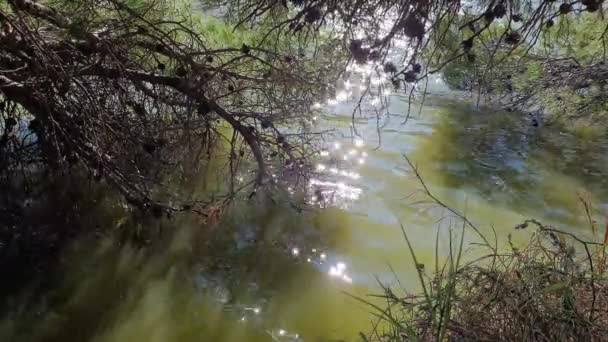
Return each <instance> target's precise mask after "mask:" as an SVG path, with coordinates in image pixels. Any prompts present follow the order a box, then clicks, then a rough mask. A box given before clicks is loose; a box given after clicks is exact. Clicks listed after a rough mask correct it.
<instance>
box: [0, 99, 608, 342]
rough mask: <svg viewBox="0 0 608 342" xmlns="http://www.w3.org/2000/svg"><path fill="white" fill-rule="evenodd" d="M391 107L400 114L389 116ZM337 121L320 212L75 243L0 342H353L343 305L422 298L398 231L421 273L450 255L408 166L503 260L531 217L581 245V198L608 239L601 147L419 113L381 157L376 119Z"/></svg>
mask: <svg viewBox="0 0 608 342" xmlns="http://www.w3.org/2000/svg"><path fill="white" fill-rule="evenodd" d="M391 106H392V108H394V109H395V111H398V109H403V103H399V101H398V100H395V101H394V103H393V104H392V105H391ZM334 112H335V114H332V115H327V116H325V117H323V118H320V119H319V120H318V122H317V123H316V125H317V126H318V128H335V129H336V130H337V133H336V134H335V135H334V137H333V138H332V139H329V140H328V142H327V146H326V148H327V150H326V152H324V153H323V154H322V155H321V156H320V157H319V162H318V163H319V164H318V165H317V166H316V167H315V170H316V174H315V175H314V177H313V179H312V181H311V185H310V187H309V191H310V196H311V199H312V200H314V201H315V202H316V204H317V205H318V206H319V207H322V208H323V209H318V210H309V211H304V212H302V213H297V212H295V211H294V210H292V209H290V206H289V205H287V204H282V203H280V202H278V203H277V202H272V201H270V200H264V199H263V198H258V199H256V200H254V201H251V202H248V203H246V204H242V205H239V206H237V207H236V208H234V209H232V211H231V212H230V213H229V214H228V219H226V220H225V221H224V222H223V223H222V224H220V225H219V226H218V227H216V228H214V229H213V231H211V232H209V231H206V230H205V229H204V228H203V227H201V226H200V224H197V223H196V222H195V221H192V220H188V219H176V220H174V221H172V222H171V223H168V222H163V223H157V224H156V223H150V225H152V226H155V225H159V226H160V225H169V226H170V227H171V229H170V230H169V231H168V232H167V230H166V229H165V230H164V231H165V233H164V235H163V237H160V238H157V239H156V240H154V241H152V242H150V244H148V245H147V246H146V247H136V246H132V245H130V244H119V243H117V242H116V241H115V240H112V239H111V238H104V239H89V240H82V241H78V242H76V243H75V244H74V246H72V247H71V249H70V251H68V252H66V253H65V257H64V258H63V259H62V263H61V265H62V266H61V267H60V269H59V271H57V272H55V273H53V274H49V275H48V277H49V278H52V279H53V282H52V283H53V284H54V286H53V288H52V289H51V290H50V291H48V293H46V294H45V295H44V296H42V298H40V297H35V298H34V297H31V298H30V297H28V291H27V290H25V291H24V294H23V295H22V296H18V297H14V298H10V301H11V302H10V303H11V305H10V306H11V307H12V308H13V310H12V312H11V313H9V314H8V315H7V316H6V317H5V318H4V319H3V320H2V323H1V324H0V340H1V341H62V342H63V341H100V342H101V341H103V342H116V341H159V342H160V341H180V342H181V341H300V340H303V341H329V340H357V339H358V333H359V332H361V331H367V330H368V329H369V328H370V326H371V323H372V322H373V316H372V315H371V314H370V308H369V307H367V306H365V305H363V304H361V303H360V302H358V301H356V300H354V299H353V298H352V297H351V295H354V296H366V295H368V294H373V293H378V292H379V291H380V289H379V286H378V281H380V282H382V283H384V284H389V285H392V286H396V287H401V286H402V287H405V288H409V289H415V288H416V279H417V278H416V274H415V272H414V267H413V263H412V259H411V257H410V255H409V252H408V251H407V248H406V246H405V243H404V240H403V236H402V233H401V231H400V229H399V224H400V223H401V224H403V226H404V228H405V230H406V231H407V233H408V234H409V236H410V238H411V240H412V241H413V244H414V247H415V249H416V251H417V253H418V258H419V261H420V262H422V263H424V264H425V265H426V266H427V269H430V268H431V265H432V264H433V262H434V256H435V241H436V236H437V234H439V237H440V239H439V241H440V245H439V254H440V255H445V252H444V251H445V249H446V246H447V238H448V229H449V228H450V227H453V226H454V225H456V224H458V220H456V219H454V218H453V217H451V216H450V215H449V213H448V212H447V211H446V210H445V209H442V208H441V207H438V206H437V205H434V204H433V203H430V202H428V201H427V200H428V198H427V197H426V196H424V194H423V193H422V192H421V191H420V190H421V184H420V181H419V180H418V179H416V178H415V177H413V175H412V173H411V170H410V169H409V168H408V167H407V164H406V163H405V160H404V158H403V155H404V154H407V155H408V157H409V158H410V159H411V160H412V161H413V162H415V163H416V164H417V165H418V167H419V170H420V172H421V174H422V176H423V178H424V180H425V182H426V185H427V186H428V187H429V189H430V190H431V191H432V192H433V194H434V195H435V196H437V197H438V198H440V199H441V200H443V201H445V203H447V204H448V205H450V206H451V207H453V208H454V209H457V210H459V211H461V212H463V213H464V212H466V214H467V217H469V219H470V220H471V221H473V222H475V223H476V224H477V225H478V226H479V227H481V228H482V230H483V233H484V234H487V236H488V237H490V239H491V240H493V239H494V236H493V230H494V231H495V232H496V233H497V238H498V240H499V241H501V245H504V244H505V241H506V237H507V235H508V234H509V233H513V239H514V241H516V242H517V241H524V240H525V239H526V234H527V232H515V231H514V230H513V227H514V226H515V225H516V224H518V223H520V222H521V221H522V220H523V219H525V218H528V217H536V218H538V219H540V220H543V221H545V222H547V223H551V224H555V225H557V226H558V227H559V228H561V229H566V230H570V231H575V232H577V233H578V234H581V235H589V234H591V233H590V229H589V225H588V223H587V219H586V217H585V215H584V212H583V210H582V205H581V202H580V200H579V196H583V197H585V198H587V199H588V200H589V201H591V202H592V203H593V204H594V208H595V212H594V213H595V214H596V215H598V216H597V217H594V218H595V219H597V220H598V221H599V222H600V223H599V225H600V226H602V225H603V223H604V222H603V218H602V217H601V216H599V214H600V213H601V211H602V210H603V209H604V208H605V207H604V205H605V204H604V203H603V202H602V200H603V199H604V198H605V195H606V189H608V187H607V186H606V184H605V181H604V177H602V174H603V170H605V167H604V166H605V164H606V163H605V161H604V159H603V155H604V153H602V152H603V151H604V148H603V146H604V142H603V141H594V142H580V141H577V140H576V139H574V138H573V137H569V136H564V135H563V134H560V132H554V131H551V130H550V129H549V128H545V127H542V126H541V127H535V126H533V125H530V124H528V123H526V121H524V122H523V123H522V120H520V119H519V117H518V115H519V114H513V113H490V112H489V111H486V110H477V109H474V108H472V107H470V106H467V105H464V104H462V103H459V102H457V101H453V100H444V99H441V98H429V99H428V100H427V103H426V105H425V107H424V108H423V110H422V112H421V114H420V115H418V114H417V112H416V115H414V116H413V117H412V118H410V120H409V121H408V122H407V124H405V125H403V124H401V122H402V120H403V118H402V117H399V116H394V117H391V118H390V120H389V121H388V122H386V121H384V120H385V119H383V120H381V122H380V124H383V126H384V127H383V130H382V136H381V144H379V141H378V137H377V136H376V132H377V131H376V124H377V120H376V117H375V116H373V115H371V116H370V117H363V118H358V119H357V120H356V122H357V131H358V133H359V134H360V136H361V137H360V138H357V137H353V136H352V134H351V132H352V130H351V129H350V128H349V125H350V124H351V121H350V107H348V106H346V105H345V106H337V107H336V108H335V110H334ZM401 112H403V110H401ZM150 228H151V229H154V228H156V227H150ZM492 228H493V229H492ZM466 234H467V235H466V239H465V240H466V241H467V246H468V247H467V248H468V249H471V250H470V253H471V254H475V253H478V251H477V252H476V250H475V249H474V248H472V247H471V246H472V245H470V243H472V242H478V241H479V239H478V237H477V236H476V235H475V234H474V233H473V232H472V231H467V232H466ZM43 277H45V275H43ZM32 298H34V299H32Z"/></svg>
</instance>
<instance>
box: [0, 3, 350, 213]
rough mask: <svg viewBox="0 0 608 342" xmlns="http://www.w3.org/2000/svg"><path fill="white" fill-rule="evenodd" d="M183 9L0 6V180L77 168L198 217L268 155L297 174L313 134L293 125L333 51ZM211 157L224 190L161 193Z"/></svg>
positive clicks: (142, 204)
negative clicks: (205, 194)
mask: <svg viewBox="0 0 608 342" xmlns="http://www.w3.org/2000/svg"><path fill="white" fill-rule="evenodd" d="M192 11H193V10H192V9H191V8H190V6H189V5H188V4H187V3H183V2H173V1H161V0H157V1H129V2H124V1H118V0H116V1H114V0H112V1H69V2H67V1H54V2H48V3H39V2H34V1H31V0H11V1H8V3H6V4H5V5H3V6H2V8H1V9H0V19H1V22H2V28H3V31H2V35H1V38H0V39H1V40H2V48H0V57H1V58H0V65H1V66H2V71H1V72H0V90H1V92H2V96H1V99H0V100H1V107H0V111H1V116H2V119H3V122H2V126H0V129H1V131H2V136H1V140H0V161H1V163H2V165H3V166H5V167H3V169H2V173H1V174H0V176H1V179H2V180H3V181H4V182H7V183H11V182H13V181H14V180H15V179H16V178H17V177H22V176H25V177H26V178H28V179H29V180H30V181H34V180H35V179H36V177H40V175H41V174H42V173H44V172H52V173H61V172H64V171H66V170H86V171H87V172H88V174H89V175H90V176H91V177H92V178H93V179H94V180H96V181H100V182H105V183H107V184H109V185H110V186H112V187H113V188H114V189H116V190H118V191H119V192H120V193H121V194H122V195H123V196H124V198H125V199H126V200H127V202H128V203H129V204H130V205H133V206H136V207H138V208H142V209H146V210H150V212H151V213H152V214H153V215H154V216H160V215H162V214H164V213H166V212H174V211H184V210H187V211H190V210H194V211H196V212H199V213H202V214H205V212H204V211H205V209H206V208H207V207H208V206H209V205H212V204H213V203H214V202H216V201H218V199H222V198H225V199H228V200H229V199H230V198H233V197H234V196H235V194H236V193H238V192H239V190H242V189H243V188H249V189H251V188H253V190H254V191H255V188H258V187H261V186H266V185H268V184H270V183H272V182H273V181H274V179H272V178H271V177H270V176H271V172H270V171H269V169H270V167H271V165H270V160H278V161H280V165H281V168H280V169H279V170H275V171H273V172H272V173H277V174H282V172H280V171H282V170H285V172H286V173H289V177H286V178H285V181H287V182H297V181H298V179H299V177H301V176H302V175H303V174H304V171H305V168H304V166H305V165H306V163H307V162H306V161H307V159H308V158H309V157H310V155H311V154H312V153H313V152H314V144H315V140H316V139H317V136H316V135H308V134H306V133H305V132H301V131H298V130H297V126H296V125H295V124H296V123H298V122H303V121H305V120H307V118H308V116H309V115H311V109H310V108H311V105H312V103H313V101H314V100H315V99H316V98H317V97H318V94H320V93H321V92H323V91H326V86H325V85H326V84H327V83H328V81H327V80H330V79H332V78H333V77H334V75H333V74H332V72H331V71H329V72H328V70H326V69H325V68H321V69H319V68H316V65H318V63H323V62H324V61H325V58H326V56H329V59H328V60H331V61H334V62H336V61H339V56H338V55H336V54H335V53H333V52H332V51H333V50H331V49H327V48H323V42H320V41H317V43H318V45H312V44H309V45H304V46H303V47H304V48H305V49H304V50H303V51H302V53H301V54H299V55H292V54H289V53H288V51H283V50H280V49H272V50H271V49H267V48H266V47H267V46H269V45H261V44H256V41H257V40H258V39H260V36H262V37H266V38H268V37H269V36H267V35H265V33H266V31H265V30H264V26H262V27H260V28H259V31H257V30H245V29H242V28H241V29H240V30H237V31H233V30H231V29H229V28H228V27H226V26H225V25H223V24H222V23H221V22H219V21H217V20H214V19H210V18H201V17H200V16H197V15H195V14H192ZM270 38H276V40H275V43H276V44H277V46H290V42H292V40H291V38H289V37H280V38H279V37H270ZM267 43H268V44H270V42H269V41H267ZM317 47H318V49H317ZM309 50H310V51H309ZM325 52H327V53H328V55H326V54H325ZM330 66H331V64H328V67H330ZM328 69H329V70H331V68H328ZM288 126H289V127H288ZM218 146H223V147H222V148H221V149H219V150H218ZM226 147H227V148H226ZM226 150H227V151H226ZM218 153H219V154H218ZM220 156H222V157H223V159H222V158H220ZM218 159H222V160H220V161H219V162H218ZM212 160H215V162H216V164H214V166H213V169H215V170H217V171H219V170H225V171H224V172H223V173H224V177H223V182H224V183H225V184H226V186H224V187H223V193H219V194H217V195H214V197H213V198H212V199H209V198H196V197H194V198H193V197H192V196H191V194H189V193H188V192H186V193H184V192H183V191H180V190H181V189H178V190H176V189H175V187H173V188H171V187H169V185H170V179H168V178H167V177H169V176H170V175H171V176H175V173H176V171H177V173H178V175H179V177H181V178H187V177H192V176H193V175H196V174H197V171H196V170H200V169H201V168H205V167H207V166H209V164H211V161H212ZM251 161H252V162H253V165H251V164H252V163H251ZM250 169H253V170H252V173H253V174H254V176H253V177H249V175H248V171H249V170H250ZM191 170H194V171H191ZM226 174H229V175H230V177H225V175H226ZM237 174H242V175H243V178H244V182H243V183H242V184H237V182H236V178H237ZM187 190H188V189H186V191H187ZM26 191H27V189H26Z"/></svg>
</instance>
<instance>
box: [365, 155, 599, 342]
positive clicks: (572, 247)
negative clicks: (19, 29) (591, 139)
mask: <svg viewBox="0 0 608 342" xmlns="http://www.w3.org/2000/svg"><path fill="white" fill-rule="evenodd" d="M406 160H407V162H408V163H409V165H410V167H411V168H412V170H413V172H414V174H415V176H416V177H418V179H419V180H420V182H421V184H422V186H423V188H424V191H425V192H426V194H427V195H428V196H429V197H430V198H431V199H433V200H435V202H436V203H437V204H438V205H440V206H443V207H447V206H446V205H445V204H444V203H442V202H441V201H438V200H436V197H434V196H433V194H432V193H431V192H430V190H429V189H428V187H427V186H426V185H425V184H424V181H423V180H422V178H421V177H420V174H419V173H418V170H417V169H416V168H415V167H414V165H413V164H412V163H411V162H410V161H409V159H407V157H406ZM583 204H585V206H584V207H585V210H586V212H587V215H588V217H589V222H590V223H591V229H592V230H593V233H595V230H596V229H597V227H595V224H593V221H592V220H591V219H590V217H591V216H590V212H589V210H590V206H589V205H588V203H586V202H585V201H583ZM450 212H452V213H454V214H455V215H456V216H457V217H459V218H460V219H461V222H462V227H460V228H459V230H461V232H460V235H459V237H458V239H457V241H454V237H453V231H454V229H453V228H452V229H450V235H449V239H448V241H447V245H448V246H447V247H448V255H447V258H445V261H444V262H443V263H440V262H439V254H440V253H439V249H440V247H439V246H440V244H439V235H438V236H437V240H436V244H435V246H436V247H435V248H436V253H435V255H436V256H435V258H436V260H435V267H434V270H432V272H431V273H428V271H427V270H426V269H425V267H424V265H421V264H419V263H418V259H417V257H416V250H415V249H414V247H413V245H412V243H411V241H410V239H409V237H408V235H407V232H406V230H405V229H404V227H403V226H401V231H402V232H403V237H404V240H405V244H406V245H407V248H408V250H409V252H410V254H411V256H412V259H413V261H414V263H415V264H416V272H417V276H418V281H419V285H420V286H419V290H418V291H417V292H408V291H407V290H405V289H403V288H401V289H400V290H399V291H396V290H395V289H393V288H391V287H388V286H385V285H383V284H380V285H381V288H382V292H381V294H380V295H376V297H381V298H382V299H384V300H385V303H386V305H385V306H378V305H377V304H372V303H371V301H368V300H366V299H365V298H358V299H359V300H360V301H362V302H364V303H365V304H367V305H368V306H370V308H371V309H372V311H373V312H374V314H375V317H377V319H376V321H375V323H374V324H373V326H372V328H371V329H370V330H369V331H366V332H365V333H361V337H362V339H363V340H364V341H370V342H372V341H373V342H376V341H378V342H380V341H382V342H389V341H395V342H396V341H399V342H402V341H425V342H426V341H608V280H607V278H606V270H607V268H606V266H607V258H606V252H605V247H606V244H607V243H608V226H606V228H605V229H606V230H605V232H604V235H603V240H598V241H587V240H583V239H581V238H579V237H578V236H577V235H575V234H572V233H569V232H564V231H560V230H558V229H556V228H554V227H552V226H548V225H544V224H543V223H541V222H539V221H537V220H534V219H530V220H526V221H524V222H523V223H521V224H519V225H518V226H516V227H514V232H515V231H521V230H532V231H531V232H528V233H531V234H530V239H529V240H528V241H527V243H525V244H524V246H523V247H521V248H518V247H516V246H515V245H514V244H513V243H512V242H511V234H509V239H508V246H509V247H508V248H506V250H499V248H498V247H497V243H496V244H495V245H491V244H490V243H488V239H486V238H484V237H483V236H481V232H480V231H479V230H478V229H476V227H475V226H473V224H472V223H471V222H470V221H469V220H468V219H466V217H465V216H464V215H461V214H459V213H458V212H457V211H455V210H453V209H451V208H450ZM469 228H472V230H473V231H474V233H475V234H479V235H478V237H479V236H481V237H482V238H481V240H482V241H483V244H481V245H480V246H481V248H482V251H481V254H476V258H474V259H472V260H470V257H471V256H470V257H469V258H464V252H463V251H464V243H463V242H464V236H465V232H466V231H467V230H468V229H469ZM593 236H594V237H595V236H596V235H595V234H593ZM465 259H467V260H470V261H467V262H465V261H463V260H465Z"/></svg>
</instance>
